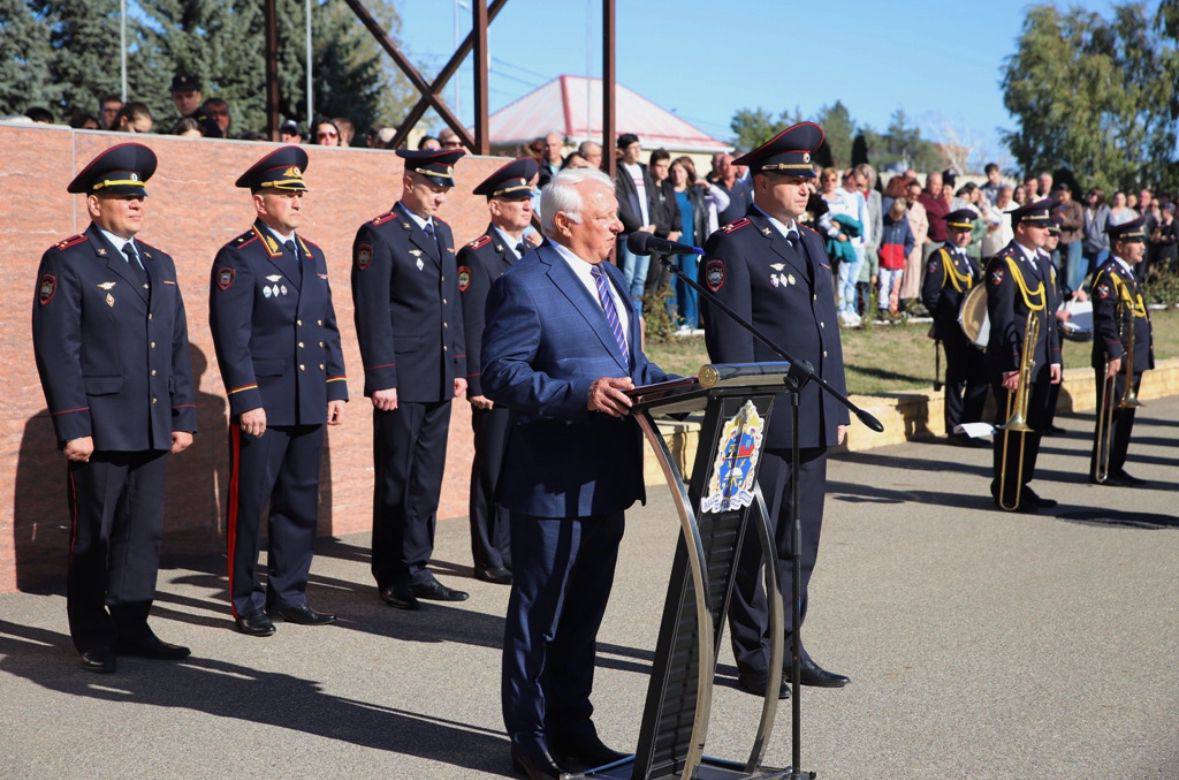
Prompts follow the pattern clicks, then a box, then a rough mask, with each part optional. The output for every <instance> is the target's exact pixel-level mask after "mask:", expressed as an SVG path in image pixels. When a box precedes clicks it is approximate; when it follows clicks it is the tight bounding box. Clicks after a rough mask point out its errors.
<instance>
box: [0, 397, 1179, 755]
mask: <svg viewBox="0 0 1179 780" xmlns="http://www.w3.org/2000/svg"><path fill="white" fill-rule="evenodd" d="M1059 423H1060V424H1062V425H1064V426H1065V427H1066V428H1067V430H1068V435H1067V436H1065V437H1062V438H1051V439H1046V440H1045V442H1044V448H1043V454H1042V456H1041V459H1040V463H1039V468H1038V472H1037V475H1038V477H1037V479H1036V481H1035V482H1034V483H1033V486H1034V487H1035V488H1036V489H1037V491H1038V492H1039V493H1040V495H1042V496H1045V497H1049V498H1055V499H1057V500H1058V501H1060V502H1061V503H1060V506H1059V507H1058V508H1056V509H1055V510H1053V511H1052V512H1050V513H1045V514H1042V515H1038V516H1030V515H1010V514H1005V513H1001V512H998V511H995V510H994V509H993V508H992V506H991V503H990V497H989V495H988V493H987V485H988V482H989V464H990V457H991V456H990V452H989V451H988V450H982V449H962V448H956V447H949V446H946V445H945V444H941V443H919V442H912V443H908V444H904V445H899V446H894V447H887V448H881V449H877V450H871V451H866V452H859V453H853V454H848V455H841V456H839V457H837V458H835V459H834V460H833V462H832V463H831V466H830V470H829V480H830V492H829V495H828V499H827V518H826V524H825V527H824V530H823V540H822V546H821V550H820V556H819V563H818V567H817V569H816V573H815V576H814V579H813V580H812V585H811V604H810V612H809V616H808V619H807V622H806V625H805V629H804V636H805V637H806V643H807V647H808V649H809V650H810V652H811V654H812V655H813V656H814V657H815V659H816V660H817V661H818V662H819V663H820V664H822V665H824V666H825V667H827V668H829V669H832V670H834V671H838V672H842V673H844V674H848V675H850V676H851V677H852V678H853V682H852V684H851V685H850V686H848V687H847V688H844V689H840V690H826V689H804V695H803V700H802V701H803V710H802V711H803V718H802V736H803V754H802V755H803V761H802V767H803V768H804V769H807V770H811V771H815V772H818V774H819V776H820V777H832V778H861V777H869V776H898V775H899V776H907V777H929V778H946V777H1036V778H1048V777H1051V778H1057V777H1059V778H1074V777H1112V776H1118V777H1169V778H1174V777H1179V517H1177V515H1179V511H1177V509H1176V507H1177V506H1179V480H1177V478H1176V475H1177V474H1179V468H1177V467H1179V399H1169V400H1165V401H1156V402H1152V403H1150V404H1149V405H1148V406H1147V407H1146V408H1144V409H1143V410H1141V412H1140V414H1139V423H1138V427H1137V428H1136V431H1135V434H1136V435H1135V441H1134V444H1133V445H1132V448H1131V461H1130V464H1129V465H1128V467H1127V468H1128V469H1129V470H1130V471H1131V472H1132V473H1133V474H1135V475H1136V476H1139V477H1142V478H1145V479H1148V480H1150V481H1151V484H1150V485H1149V486H1148V487H1146V488H1141V489H1127V488H1116V487H1093V486H1089V485H1088V484H1086V482H1085V472H1086V468H1087V460H1088V450H1089V443H1090V437H1091V432H1092V417H1091V416H1089V415H1081V416H1076V417H1064V418H1062V419H1060V420H1059ZM677 533H678V526H677V523H676V521H675V519H674V516H673V514H672V506H671V501H670V498H669V494H668V493H667V491H666V489H663V488H658V489H654V490H652V491H651V497H650V501H649V503H648V504H647V506H646V507H643V508H636V509H634V510H632V511H631V512H629V513H628V516H627V532H626V537H625V539H624V541H623V544H622V552H621V556H620V560H619V566H618V578H617V581H616V584H615V588H614V594H613V598H612V601H611V603H610V607H609V609H608V611H607V614H606V619H605V623H604V625H603V628H602V632H601V635H600V643H599V647H598V672H597V676H596V678H595V691H594V702H595V706H596V712H595V721H596V723H597V725H598V729H599V731H600V733H601V734H602V735H603V737H604V739H605V740H606V741H607V742H608V743H609V744H611V745H613V746H615V747H618V748H628V749H633V747H634V744H635V741H636V738H637V733H638V727H639V720H640V715H641V710H642V706H643V702H644V697H645V693H646V686H647V680H648V674H649V671H650V667H651V662H652V658H653V655H654V647H655V638H656V631H657V629H658V625H659V616H660V610H661V609H662V605H663V594H664V589H665V587H666V581H667V574H668V570H669V568H670V561H671V556H672V551H673V548H674V544H675V541H676V534H677ZM367 549H368V547H367V538H366V537H365V536H352V537H345V538H341V539H336V540H324V542H323V543H322V544H321V545H320V547H319V554H318V556H317V558H316V560H315V563H314V565H313V567H312V578H311V585H310V587H309V594H310V599H311V603H312V604H313V606H315V607H316V608H318V609H321V610H329V611H334V612H337V613H338V614H339V616H340V621H339V623H338V624H337V625H335V626H329V627H316V628H311V627H303V626H294V625H288V624H280V626H279V630H278V633H277V635H275V636H274V637H271V638H267V639H257V638H249V637H245V636H243V635H241V634H238V633H236V632H235V631H233V629H232V622H231V619H230V617H229V610H228V607H227V605H226V601H225V577H224V570H223V569H224V561H223V560H216V559H214V560H208V559H205V560H196V561H184V562H179V563H178V562H171V563H170V565H169V567H168V568H166V569H164V570H162V571H161V572H160V583H159V586H160V594H159V599H158V601H157V602H156V607H155V610H154V618H153V621H152V622H153V625H154V627H155V629H156V632H157V633H158V634H159V635H160V636H161V637H162V638H164V639H166V640H168V641H172V642H180V643H184V644H187V645H190V646H191V647H192V648H193V656H192V657H191V658H190V659H189V660H187V661H186V662H183V663H162V662H152V661H145V660H137V659H132V658H127V659H120V667H119V671H118V673H117V674H114V675H108V676H98V675H93V674H89V673H86V672H84V671H82V670H81V669H80V668H79V667H78V665H77V663H76V656H75V655H74V653H73V651H72V648H71V646H70V642H69V637H68V633H67V627H66V617H65V602H64V599H63V597H62V596H61V595H54V594H13V595H6V596H0V723H3V724H4V725H3V729H2V731H0V733H2V736H0V777H5V778H9V777H12V778H24V777H28V778H41V777H87V778H94V777H119V778H138V777H144V778H148V777H150V778H165V777H169V778H170V777H228V776H234V777H267V778H273V777H342V776H349V777H377V776H380V777H383V778H388V777H397V778H402V777H405V778H451V777H455V778H457V777H477V776H505V775H510V774H511V765H510V762H509V759H508V745H507V739H506V737H505V735H504V732H503V724H502V720H501V716H500V708H499V664H500V650H499V647H500V643H501V642H500V640H501V636H502V631H503V618H502V616H503V614H504V610H505V607H506V604H507V597H508V590H507V588H504V587H501V586H495V585H489V584H485V583H482V582H478V581H476V580H474V579H471V578H470V569H469V561H470V552H469V541H468V531H467V524H466V522H465V521H463V520H459V521H446V522H442V523H440V524H439V527H438V542H437V549H436V555H437V561H436V565H435V570H436V571H437V573H438V576H439V578H440V579H441V580H443V581H444V582H446V583H447V584H449V585H452V586H455V587H461V588H464V589H466V590H469V591H470V592H471V598H470V600H469V601H467V602H463V603H460V604H454V605H437V604H429V605H427V606H426V608H425V609H423V610H422V611H421V612H417V613H406V612H401V611H397V610H394V609H391V608H389V607H387V606H385V605H383V604H382V603H381V602H380V601H379V600H378V598H377V596H376V593H375V592H374V590H373V587H372V585H371V580H370V577H369V574H368V560H367ZM725 645H726V648H725V652H724V654H723V656H722V657H721V659H720V666H719V670H718V671H719V681H718V687H717V690H716V695H715V700H714V706H713V714H712V720H711V726H710V730H709V738H708V743H707V748H706V749H707V752H708V753H710V754H712V755H717V756H723V757H731V758H742V759H743V758H744V757H745V756H746V755H747V754H748V751H749V748H750V741H751V739H752V734H753V731H754V728H755V724H756V720H757V716H758V713H759V703H758V701H757V700H755V699H754V698H753V697H750V696H748V695H746V694H743V693H741V692H739V691H737V690H736V689H735V688H733V687H732V684H731V681H732V674H733V667H732V656H731V654H730V653H729V651H728V648H727V641H726V643H725ZM789 756H790V710H789V707H788V706H787V707H784V708H783V710H782V711H781V713H780V715H779V720H778V724H777V728H776V730H775V733H774V736H773V739H772V745H771V748H770V751H769V756H768V763H771V764H776V765H784V764H787V763H789Z"/></svg>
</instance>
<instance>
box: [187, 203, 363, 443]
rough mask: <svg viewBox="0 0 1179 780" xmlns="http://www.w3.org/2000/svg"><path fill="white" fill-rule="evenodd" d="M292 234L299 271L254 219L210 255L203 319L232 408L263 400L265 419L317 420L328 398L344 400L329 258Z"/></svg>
mask: <svg viewBox="0 0 1179 780" xmlns="http://www.w3.org/2000/svg"><path fill="white" fill-rule="evenodd" d="M296 238H297V239H298V242H299V252H300V253H301V255H302V261H301V262H302V265H303V270H302V272H300V271H299V267H298V265H297V264H298V263H299V262H300V260H298V259H297V258H295V257H294V256H293V255H291V254H290V252H288V251H287V250H285V249H284V248H283V247H281V246H280V245H279V244H278V241H277V239H276V238H275V237H274V235H273V234H272V233H271V232H270V231H269V230H267V229H266V227H265V226H264V225H262V223H260V222H259V223H256V224H255V225H254V226H253V227H252V228H250V229H249V230H247V231H246V232H245V233H243V234H241V235H240V236H238V237H237V238H235V239H234V240H232V241H230V242H229V243H228V244H226V245H225V246H223V247H221V251H219V252H218V253H217V258H216V260H214V261H213V278H212V282H211V284H210V289H209V325H210V327H211V328H212V331H213V345H214V346H215V347H216V348H217V365H218V366H220V368H221V379H222V381H223V382H224V383H225V391H226V392H227V393H228V394H229V408H230V413H231V414H233V415H235V416H236V415H240V414H242V413H243V412H248V411H250V410H251V409H258V408H262V409H265V410H266V423H267V424H268V425H319V424H322V423H325V422H327V403H328V401H347V400H348V383H347V377H346V376H345V375H344V353H343V352H342V350H341V349H340V329H339V328H338V327H337V325H336V311H335V309H334V308H333V307H332V290H331V287H330V286H329V285H328V269H327V259H326V258H325V257H324V254H323V250H322V249H320V248H319V247H318V246H317V245H315V244H313V243H311V242H310V241H308V240H306V239H305V238H303V236H301V235H298V234H296Z"/></svg>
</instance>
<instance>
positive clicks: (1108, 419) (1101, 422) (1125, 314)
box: [1093, 287, 1143, 483]
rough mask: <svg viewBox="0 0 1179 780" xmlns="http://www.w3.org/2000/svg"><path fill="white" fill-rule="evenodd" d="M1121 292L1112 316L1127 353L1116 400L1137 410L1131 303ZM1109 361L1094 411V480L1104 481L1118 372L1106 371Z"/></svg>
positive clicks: (1123, 407) (1111, 443)
mask: <svg viewBox="0 0 1179 780" xmlns="http://www.w3.org/2000/svg"><path fill="white" fill-rule="evenodd" d="M1119 290H1120V292H1121V294H1120V295H1119V298H1118V306H1117V310H1116V313H1115V315H1114V317H1115V318H1116V319H1117V322H1118V340H1119V341H1120V340H1122V339H1123V338H1124V339H1125V340H1126V353H1125V355H1123V356H1122V365H1123V367H1124V369H1125V370H1124V372H1123V375H1124V380H1125V387H1124V388H1123V389H1122V397H1121V398H1120V399H1118V403H1117V406H1116V408H1118V409H1136V408H1137V407H1139V406H1142V405H1143V404H1142V402H1141V401H1139V400H1138V394H1137V393H1135V392H1134V309H1135V307H1134V303H1133V301H1131V300H1130V298H1129V294H1128V293H1127V292H1126V290H1125V288H1124V287H1122V288H1119ZM1109 364H1110V361H1109V360H1108V359H1107V360H1106V361H1105V378H1104V380H1102V386H1101V387H1102V391H1101V408H1100V409H1098V410H1097V431H1096V436H1097V464H1096V466H1095V468H1094V472H1093V479H1094V481H1096V482H1098V483H1104V482H1105V480H1106V479H1108V478H1109V459H1110V452H1111V449H1112V445H1113V415H1114V409H1115V405H1114V401H1113V394H1114V390H1115V389H1117V375H1115V374H1111V373H1110V372H1109Z"/></svg>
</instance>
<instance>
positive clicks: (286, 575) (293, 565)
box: [228, 419, 323, 617]
mask: <svg viewBox="0 0 1179 780" xmlns="http://www.w3.org/2000/svg"><path fill="white" fill-rule="evenodd" d="M322 454H323V426H322V425H279V426H267V428H266V430H265V432H263V434H262V435H261V436H259V437H254V436H249V435H247V434H245V433H242V429H241V425H240V424H239V423H238V422H237V420H236V419H235V420H234V422H233V423H232V424H231V425H230V428H229V468H230V478H229V479H230V485H229V513H228V518H229V533H228V546H229V551H228V552H229V597H230V602H231V603H232V605H233V614H234V617H239V616H243V615H253V614H257V613H258V612H260V611H262V610H263V609H264V608H266V607H268V606H275V607H299V606H302V605H304V604H306V603H307V593H306V591H307V575H308V573H309V572H310V571H311V557H312V554H313V549H312V548H313V546H314V542H315V526H316V517H317V510H318V504H319V462H320V457H321V455H322ZM267 505H269V507H270V511H269V515H268V517H267V541H268V546H269V553H268V555H267V564H268V576H267V581H266V590H265V591H263V589H262V585H261V583H260V582H258V575H257V572H256V569H257V565H258V552H259V547H260V546H261V526H262V513H263V511H265V510H266V508H267Z"/></svg>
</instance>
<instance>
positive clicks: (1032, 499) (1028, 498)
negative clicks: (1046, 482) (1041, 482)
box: [1019, 485, 1059, 509]
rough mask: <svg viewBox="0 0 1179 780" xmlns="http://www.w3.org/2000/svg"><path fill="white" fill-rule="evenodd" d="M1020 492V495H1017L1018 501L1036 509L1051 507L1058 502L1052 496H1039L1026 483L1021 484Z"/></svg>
mask: <svg viewBox="0 0 1179 780" xmlns="http://www.w3.org/2000/svg"><path fill="white" fill-rule="evenodd" d="M1021 493H1022V495H1020V497H1019V502H1020V503H1021V504H1030V505H1031V506H1033V507H1035V508H1036V509H1052V508H1053V507H1054V506H1056V505H1057V504H1058V503H1059V502H1057V501H1056V499H1054V498H1040V496H1039V495H1037V494H1036V491H1034V490H1032V489H1031V488H1030V487H1028V486H1027V485H1024V486H1023V490H1022V491H1021Z"/></svg>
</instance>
